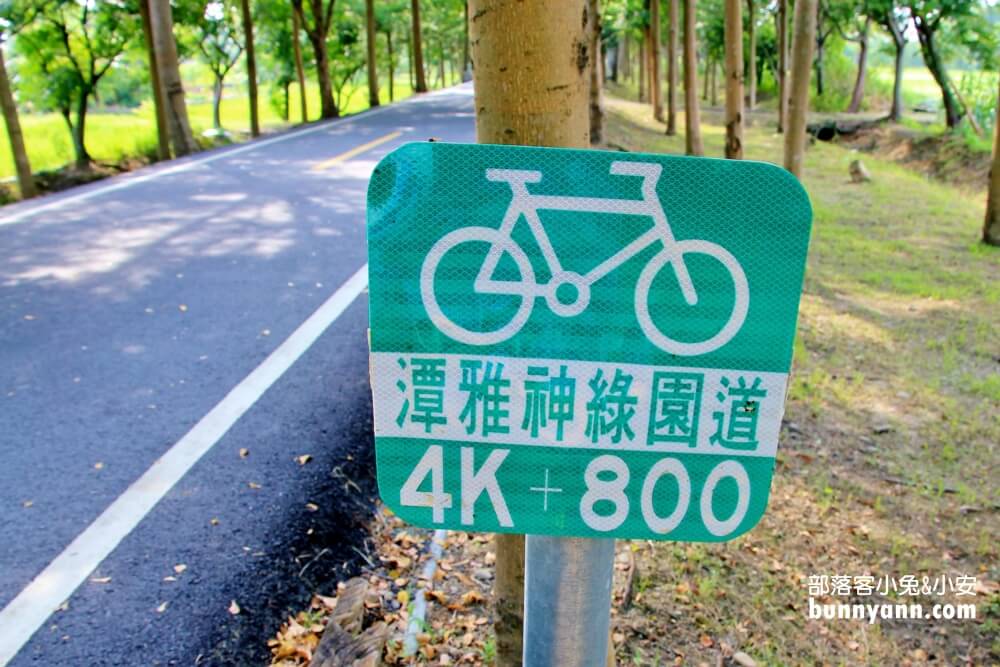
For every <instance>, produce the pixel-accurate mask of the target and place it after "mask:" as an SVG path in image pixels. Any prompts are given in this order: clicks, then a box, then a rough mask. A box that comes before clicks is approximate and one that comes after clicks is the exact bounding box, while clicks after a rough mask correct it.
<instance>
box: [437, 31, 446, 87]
mask: <svg viewBox="0 0 1000 667" xmlns="http://www.w3.org/2000/svg"><path fill="white" fill-rule="evenodd" d="M444 60H445V55H444V41H443V40H440V41H438V83H439V84H440V85H439V87H440V88H444V87H445V86H447V85H448V82H447V80H446V79H445V78H444Z"/></svg>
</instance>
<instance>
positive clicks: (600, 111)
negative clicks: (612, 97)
mask: <svg viewBox="0 0 1000 667" xmlns="http://www.w3.org/2000/svg"><path fill="white" fill-rule="evenodd" d="M587 18H588V19H589V26H588V31H589V35H588V37H589V40H590V41H589V47H588V48H589V50H590V143H591V144H592V145H595V146H599V145H601V144H603V143H604V94H603V91H602V90H601V68H602V66H603V64H604V63H603V62H602V59H601V5H600V2H599V0H587Z"/></svg>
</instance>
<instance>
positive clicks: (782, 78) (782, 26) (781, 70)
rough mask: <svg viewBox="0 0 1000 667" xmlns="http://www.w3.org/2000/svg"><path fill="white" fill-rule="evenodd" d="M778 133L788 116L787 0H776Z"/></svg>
mask: <svg viewBox="0 0 1000 667" xmlns="http://www.w3.org/2000/svg"><path fill="white" fill-rule="evenodd" d="M776 20H777V21H778V25H777V29H776V32H777V38H778V134H781V133H782V132H784V131H785V119H786V118H787V117H788V0H778V13H777V15H776Z"/></svg>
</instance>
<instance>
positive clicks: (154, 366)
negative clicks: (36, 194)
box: [0, 85, 474, 667]
mask: <svg viewBox="0 0 1000 667" xmlns="http://www.w3.org/2000/svg"><path fill="white" fill-rule="evenodd" d="M473 129H474V128H473V109H472V91H471V87H470V86H469V85H465V86H461V87H458V88H455V89H450V90H448V91H442V92H439V93H434V94H431V95H428V96H424V97H422V98H419V99H415V100H408V101H406V102H403V103H400V104H396V105H393V106H389V107H383V108H382V109H378V110H375V111H372V112H367V113H364V114H360V115H358V116H355V117H352V118H347V119H343V120H340V121H334V122H330V123H325V124H321V125H317V126H312V127H309V128H304V129H302V130H298V131H294V132H291V133H288V134H285V135H280V136H277V137H272V138H269V139H264V140H260V141H257V142H253V143H249V144H243V145H240V146H238V147H233V148H229V149H225V150H221V151H216V152H212V153H209V154H202V155H200V156H195V157H194V158H191V159H187V160H180V161H174V162H170V163H165V164H163V165H158V166H155V167H151V168H148V169H145V170H142V171H139V172H135V173H132V174H129V175H126V176H123V177H120V178H117V179H114V180H111V181H105V182H103V183H99V184H95V185H93V186H88V187H85V188H80V189H76V190H73V191H71V192H67V193H64V194H61V195H55V196H52V197H46V198H43V199H41V200H38V201H36V202H28V203H24V204H18V205H15V206H10V207H6V208H4V209H3V210H2V211H0V516H2V517H3V533H4V539H3V540H2V541H0V609H2V611H0V667H2V666H3V665H5V664H10V665H19V666H20V665H67V666H75V665H192V664H201V665H212V664H248V663H253V664H260V663H261V662H262V661H263V660H264V659H266V657H267V652H266V648H265V646H264V643H265V640H266V634H267V633H271V632H274V631H276V629H277V625H278V624H279V623H280V622H281V620H282V618H283V616H284V615H285V613H286V612H287V611H288V610H290V609H292V608H293V607H294V606H295V605H296V604H298V605H300V606H301V605H302V604H303V602H305V601H307V600H308V595H309V593H310V592H311V591H312V590H314V588H315V587H316V586H322V585H323V584H324V583H325V584H326V585H328V586H332V582H333V581H334V579H333V578H334V577H336V576H343V575H344V574H346V573H348V572H349V571H350V570H351V569H352V568H356V567H357V564H358V562H359V560H360V559H361V558H362V556H361V555H360V554H361V553H364V551H365V548H366V547H365V543H364V537H365V531H364V525H365V522H366V521H367V519H368V517H369V510H370V507H371V499H372V498H373V496H374V493H375V491H374V480H373V476H374V474H373V473H374V464H373V456H372V452H371V406H370V394H369V389H368V379H367V344H366V327H367V301H366V299H365V294H364V289H365V286H366V284H367V274H366V271H365V261H366V258H365V229H364V196H365V190H366V187H367V182H368V177H369V175H370V173H371V170H372V169H373V167H374V166H375V164H376V163H377V162H378V160H379V159H380V158H381V157H382V156H383V155H385V154H386V153H388V152H389V151H391V150H392V149H393V148H395V147H397V146H399V145H400V144H402V143H404V142H407V141H422V140H426V139H428V138H430V137H435V138H438V139H441V140H445V141H472V140H473ZM300 457H311V458H300ZM234 601H235V606H233V602H234ZM236 606H238V607H239V613H238V614H234V613H232V612H233V611H235V610H236Z"/></svg>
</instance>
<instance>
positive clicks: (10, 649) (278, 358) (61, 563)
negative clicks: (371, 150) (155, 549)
mask: <svg viewBox="0 0 1000 667" xmlns="http://www.w3.org/2000/svg"><path fill="white" fill-rule="evenodd" d="M367 285H368V265H367V264H366V265H364V266H363V267H361V268H360V269H359V270H358V271H357V273H355V274H354V275H353V276H351V278H350V279H349V280H348V281H347V282H345V283H344V284H343V285H341V286H340V288H339V289H338V290H337V291H336V292H334V293H333V295H332V296H331V297H330V298H329V299H327V300H326V302H324V303H323V305H322V306H320V307H319V308H318V309H317V310H316V312H314V313H313V314H312V315H310V316H309V319H307V320H306V321H305V322H303V323H302V324H301V325H300V326H299V328H298V329H296V330H295V331H294V332H293V333H292V335H290V336H289V337H288V338H287V339H286V340H285V341H284V342H283V343H282V344H281V345H280V346H279V347H278V348H277V349H276V350H275V351H274V352H272V353H271V354H270V355H269V356H268V357H267V359H265V360H264V361H263V362H262V363H261V364H260V365H259V366H257V368H255V369H254V370H253V371H252V372H251V373H250V374H249V375H248V376H246V377H245V378H244V379H243V381H242V382H240V383H239V384H238V385H236V387H234V388H233V389H232V391H230V392H229V393H228V394H227V395H226V397H225V398H223V399H222V400H221V401H220V402H219V403H218V404H217V405H216V406H215V407H214V408H212V410H211V412H209V413H208V414H207V415H205V416H204V417H202V418H201V421H199V422H198V423H197V424H195V425H194V427H193V428H192V429H191V430H190V431H188V432H187V433H186V434H185V435H184V437H182V438H181V439H180V440H178V441H177V443H176V444H174V446H173V447H171V448H170V449H169V450H167V452H166V453H165V454H164V455H163V456H161V457H160V458H159V459H158V460H157V461H156V462H155V463H154V464H153V465H152V466H150V468H149V470H147V471H146V472H145V473H143V475H142V477H140V478H139V479H137V480H136V481H135V482H133V483H132V485H131V486H130V487H129V488H128V489H126V490H125V492H124V493H123V494H122V495H120V496H119V497H118V498H117V499H116V500H115V501H114V502H113V503H112V504H111V505H110V506H108V508H107V509H106V510H104V512H102V513H101V515H100V516H99V517H97V519H95V520H94V522H93V523H91V524H90V526H88V527H87V529H86V530H84V531H83V532H82V533H81V534H80V535H79V536H78V537H77V538H76V539H75V540H73V542H72V543H71V544H70V545H69V546H68V547H66V549H64V550H63V552H62V553H61V554H59V555H58V556H57V557H56V558H55V560H53V561H52V562H51V563H49V565H48V567H46V568H45V569H44V570H42V572H41V573H40V574H39V575H38V576H37V577H35V578H34V580H32V582H31V583H30V584H28V585H27V586H26V587H25V588H24V590H22V591H21V592H20V593H19V594H18V596H17V597H16V598H14V599H13V600H12V601H11V602H10V604H8V605H7V606H6V607H5V608H4V609H3V611H0V667H4V666H5V665H6V664H7V663H8V662H10V661H11V660H12V659H13V658H14V656H15V655H16V654H17V652H18V651H20V650H21V648H22V647H23V646H24V645H25V644H26V643H27V642H28V640H29V639H31V636H32V635H33V634H34V633H35V631H37V630H38V628H40V627H41V626H42V625H43V624H44V623H45V621H46V619H48V617H49V616H50V615H51V614H52V612H54V611H55V610H56V608H58V607H59V605H61V604H62V603H63V601H65V600H67V599H68V598H69V596H70V595H72V593H73V592H74V591H75V590H76V589H77V587H79V586H80V584H82V583H83V582H84V580H86V578H87V577H88V576H89V575H90V573H91V572H93V571H94V569H96V568H97V566H98V565H100V564H101V562H102V561H103V560H104V559H105V558H107V556H108V555H109V554H110V553H111V552H112V551H113V550H114V549H115V547H117V546H118V544H119V543H120V542H121V541H122V540H123V539H125V537H126V536H127V535H128V534H129V533H130V532H132V530H133V529H134V528H135V527H136V526H137V525H138V524H139V522H140V521H142V519H143V518H144V517H145V516H146V515H147V514H148V513H149V512H150V511H151V510H152V509H153V508H154V507H155V506H156V504H157V503H158V502H159V501H160V500H161V499H162V498H163V497H164V496H165V495H166V494H167V493H168V492H169V491H170V489H171V488H172V487H173V486H174V485H175V484H176V483H177V482H178V481H180V480H181V478H183V477H184V475H185V474H187V472H188V471H189V470H190V469H191V468H192V467H193V466H194V464H195V463H197V462H198V460H199V459H200V458H201V457H202V456H204V454H205V453H206V452H207V451H208V450H210V449H211V448H212V446H213V445H215V443H216V442H218V441H219V440H220V439H221V438H222V436H224V435H225V434H226V432H227V431H228V430H229V429H230V427H232V426H233V424H235V423H236V421H237V420H238V419H239V418H240V417H242V416H243V414H244V413H245V412H246V411H247V410H249V409H250V407H251V406H253V404H254V403H256V402H257V400H258V399H259V398H260V397H261V396H263V395H264V392H266V391H267V390H268V388H269V387H270V386H271V385H272V384H274V382H275V381H276V380H277V379H278V378H280V377H281V376H282V375H283V374H284V373H285V371H287V370H288V369H289V368H290V367H291V366H292V364H294V363H295V361H296V360H297V359H298V358H299V357H300V356H302V354H303V353H304V352H305V351H306V350H308V349H309V347H310V346H311V345H312V344H313V343H315V342H316V340H317V339H318V338H319V337H320V335H322V334H323V332H324V331H325V330H326V329H327V327H329V326H330V325H331V324H332V323H333V322H334V321H335V320H336V319H337V318H338V317H339V316H340V315H341V314H342V313H343V312H344V311H345V310H346V309H347V307H348V306H349V305H350V304H351V303H352V302H353V301H354V300H355V299H356V298H357V297H358V295H359V294H361V292H362V291H364V289H365V287H366V286H367Z"/></svg>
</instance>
